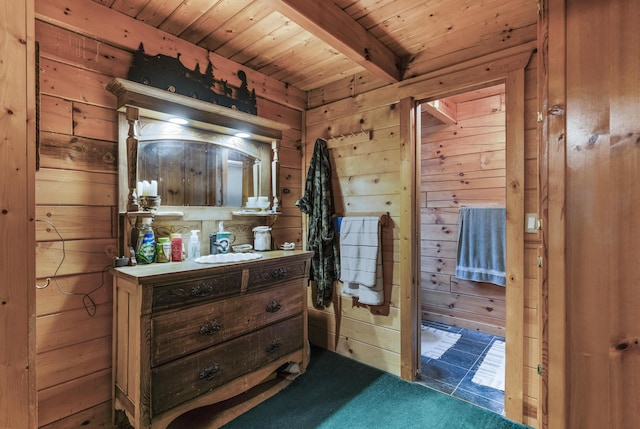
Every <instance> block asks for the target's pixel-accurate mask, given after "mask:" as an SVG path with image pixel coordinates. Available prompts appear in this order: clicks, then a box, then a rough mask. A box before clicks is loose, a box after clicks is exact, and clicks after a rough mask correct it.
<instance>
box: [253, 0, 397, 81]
mask: <svg viewBox="0 0 640 429" xmlns="http://www.w3.org/2000/svg"><path fill="white" fill-rule="evenodd" d="M264 1H265V2H266V3H268V4H269V5H270V6H271V7H272V8H273V9H275V10H276V11H278V12H279V13H281V14H282V15H284V16H286V17H287V18H289V19H291V20H292V21H293V22H295V23H296V24H298V25H299V26H300V27H302V28H304V29H305V30H307V31H309V32H310V33H312V34H313V35H314V36H316V37H317V38H319V39H321V40H322V41H324V42H325V43H327V44H329V45H331V46H332V47H334V48H335V49H337V50H338V52H340V53H342V54H343V55H345V56H347V57H348V58H350V59H351V60H352V61H355V62H356V63H357V64H359V65H361V66H362V67H364V68H365V69H367V70H369V71H370V72H372V73H374V74H375V75H376V76H378V77H379V78H381V79H384V80H386V81H388V82H390V83H395V82H399V81H400V80H401V79H402V72H401V67H402V59H401V58H400V57H399V56H397V55H396V54H394V53H393V52H392V51H391V50H390V49H389V48H387V47H386V46H385V45H384V44H382V42H380V41H379V40H378V39H376V38H375V37H374V36H373V35H372V34H371V33H369V32H368V31H367V30H365V29H364V28H363V27H362V26H361V25H360V24H358V23H357V22H356V21H354V20H353V19H352V18H351V17H350V16H349V15H348V14H347V13H346V12H344V11H343V10H342V9H340V8H339V7H338V6H337V5H336V4H335V3H333V2H332V1H327V0H323V1H319V0H264Z"/></svg>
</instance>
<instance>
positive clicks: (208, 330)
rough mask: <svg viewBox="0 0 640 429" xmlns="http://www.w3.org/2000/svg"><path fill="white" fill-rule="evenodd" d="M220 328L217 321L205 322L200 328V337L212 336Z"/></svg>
mask: <svg viewBox="0 0 640 429" xmlns="http://www.w3.org/2000/svg"><path fill="white" fill-rule="evenodd" d="M220 328H222V326H221V325H220V322H218V321H217V320H207V321H206V322H204V323H203V324H202V326H200V334H201V335H213V334H215V333H216V332H218V331H219V330H220Z"/></svg>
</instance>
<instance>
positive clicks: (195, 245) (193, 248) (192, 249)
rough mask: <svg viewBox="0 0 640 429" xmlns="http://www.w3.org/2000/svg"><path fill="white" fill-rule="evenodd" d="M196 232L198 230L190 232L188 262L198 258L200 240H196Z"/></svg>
mask: <svg viewBox="0 0 640 429" xmlns="http://www.w3.org/2000/svg"><path fill="white" fill-rule="evenodd" d="M198 232H200V230H198V229H194V230H191V237H190V238H189V250H188V255H189V260H190V261H193V260H195V259H196V258H199V257H200V239H199V238H198Z"/></svg>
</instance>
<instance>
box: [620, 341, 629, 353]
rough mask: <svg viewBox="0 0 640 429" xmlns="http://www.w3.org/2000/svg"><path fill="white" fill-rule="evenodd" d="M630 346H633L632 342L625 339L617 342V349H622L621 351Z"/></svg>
mask: <svg viewBox="0 0 640 429" xmlns="http://www.w3.org/2000/svg"><path fill="white" fill-rule="evenodd" d="M630 347H631V344H629V343H628V342H626V341H623V342H622V343H618V344H616V350H618V351H621V352H623V351H626V350H629V348H630Z"/></svg>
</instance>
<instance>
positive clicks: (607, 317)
mask: <svg viewBox="0 0 640 429" xmlns="http://www.w3.org/2000/svg"><path fill="white" fill-rule="evenodd" d="M562 3H564V4H562ZM553 6H554V7H558V9H559V10H558V13H560V10H562V7H563V6H565V7H566V9H565V11H566V12H565V13H566V22H555V23H553V27H552V29H553V30H554V31H556V30H558V28H562V27H564V26H565V25H566V33H563V35H565V37H566V39H564V40H563V39H561V38H559V39H558V40H557V42H556V43H554V44H553V45H551V44H550V46H549V49H550V53H552V54H553V55H556V56H560V57H561V56H562V55H564V59H565V61H566V71H563V70H558V69H554V70H553V74H552V75H550V76H549V80H550V82H555V81H556V80H559V81H560V82H565V84H566V92H565V93H564V94H562V93H559V92H557V91H556V88H553V89H554V91H553V92H550V96H551V97H558V96H563V95H564V96H566V109H564V112H561V113H560V114H561V115H562V114H564V115H566V116H565V118H566V139H563V140H562V142H563V143H564V149H565V150H566V152H565V153H566V159H563V153H562V152H560V153H556V152H554V151H552V150H551V149H553V146H551V148H550V158H551V159H552V160H553V161H556V160H557V161H565V164H564V165H561V166H560V168H558V169H554V170H552V172H553V173H554V174H556V175H557V174H563V173H564V175H565V177H566V200H565V210H566V211H565V216H566V217H565V219H566V221H565V222H566V253H565V255H564V256H565V257H566V288H565V285H562V284H559V285H557V287H560V288H563V289H564V291H565V293H566V315H567V319H566V320H567V327H568V330H567V338H566V347H567V361H566V371H567V379H566V380H567V385H566V393H567V395H568V398H569V402H568V411H567V421H566V427H571V428H578V427H580V428H585V429H595V428H601V427H610V428H625V429H626V428H636V427H640V389H638V386H639V384H640V347H639V342H640V323H638V321H639V318H638V308H640V287H638V279H639V278H640V264H639V263H638V261H639V260H640V250H639V247H638V237H639V235H640V217H639V216H638V213H639V212H640V198H638V189H639V188H640V174H638V169H639V168H640V151H639V147H640V145H639V143H640V125H639V123H638V119H639V118H640V103H638V100H639V99H640V85H639V82H640V38H638V36H637V34H634V35H633V36H631V37H629V31H633V30H632V29H635V28H638V25H640V3H638V2H630V1H625V0H612V1H608V2H600V1H595V0H589V1H576V0H567V1H565V2H554V3H553ZM560 16H562V15H560ZM565 42H566V45H565ZM559 47H560V48H564V50H559V49H558V48H559ZM558 72H561V73H558ZM550 107H551V106H550ZM562 107H565V106H562ZM550 113H551V109H550ZM551 144H555V142H554V143H551V142H550V145H551ZM557 256H559V255H556V257H557ZM554 286H555V285H554V284H549V289H552V288H554ZM553 298H555V297H553ZM558 303H559V302H558V301H556V300H555V299H554V302H553V307H551V308H552V309H553V308H556V306H557V304H558ZM554 344H555V343H553V344H550V351H553V345H554ZM549 400H550V401H552V400H553V398H552V397H550V398H549Z"/></svg>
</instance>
